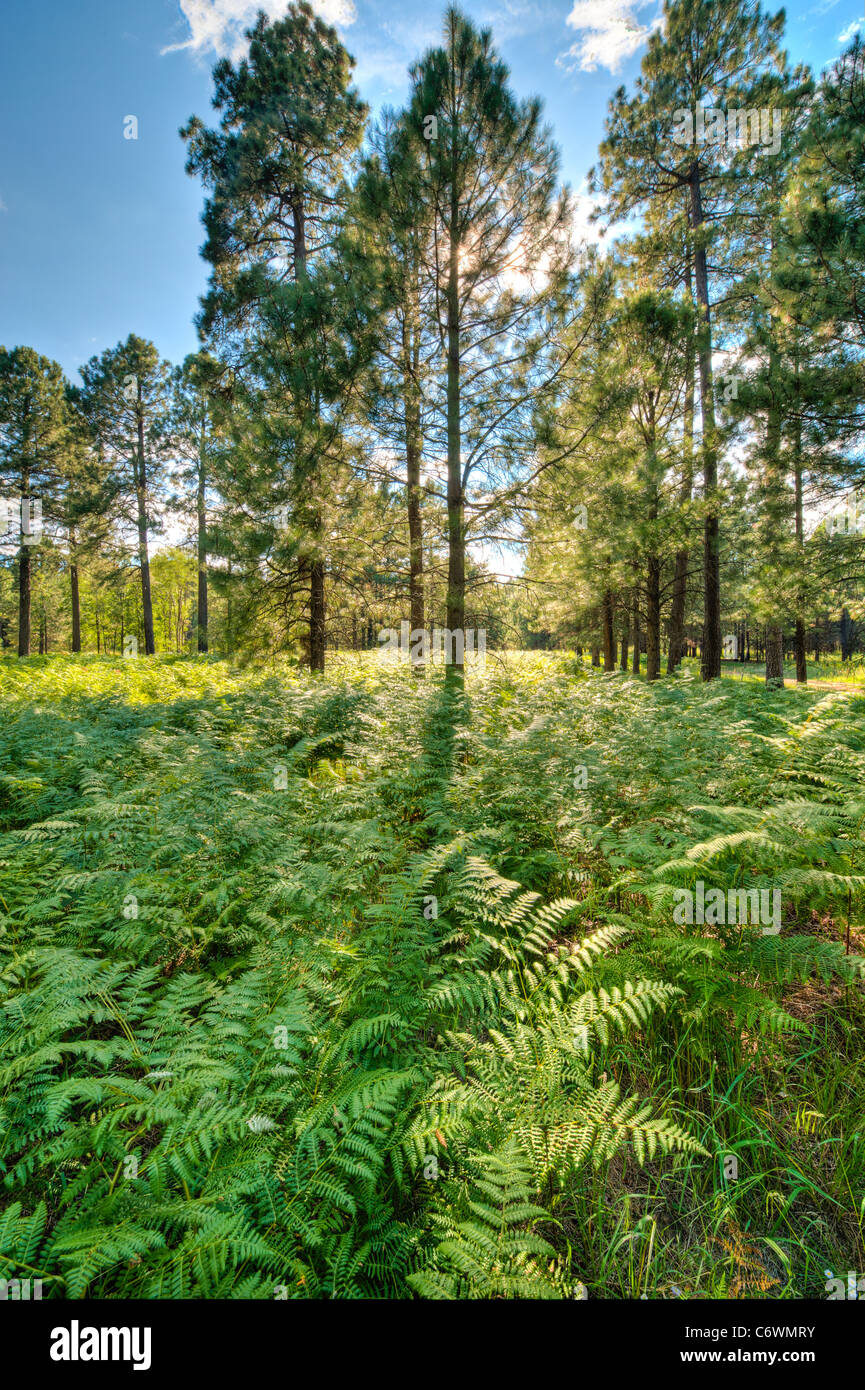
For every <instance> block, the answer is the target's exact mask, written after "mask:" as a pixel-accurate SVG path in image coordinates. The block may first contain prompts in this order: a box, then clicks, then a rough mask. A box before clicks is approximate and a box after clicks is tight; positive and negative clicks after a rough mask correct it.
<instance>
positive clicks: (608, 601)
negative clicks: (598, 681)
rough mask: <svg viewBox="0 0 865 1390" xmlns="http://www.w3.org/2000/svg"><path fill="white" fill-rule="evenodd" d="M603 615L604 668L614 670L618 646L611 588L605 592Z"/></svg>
mask: <svg viewBox="0 0 865 1390" xmlns="http://www.w3.org/2000/svg"><path fill="white" fill-rule="evenodd" d="M602 615H603V624H604V629H603V630H604V670H605V671H614V670H615V669H616V647H615V639H614V637H613V595H612V594H611V592H610V590H609V589H607V590H606V591H605V593H604V599H603V604H602Z"/></svg>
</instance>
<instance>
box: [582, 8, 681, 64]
mask: <svg viewBox="0 0 865 1390" xmlns="http://www.w3.org/2000/svg"><path fill="white" fill-rule="evenodd" d="M645 8H646V0H574V7H573V9H572V10H571V12H570V14H569V15H568V18H567V24H568V27H569V28H570V29H576V30H577V33H578V34H579V38H578V39H577V41H576V43H574V44H571V47H570V48H569V49H568V50H567V52H565V53H562V54H560V55H559V57H558V58H557V59H556V62H557V64H558V66H559V67H563V68H565V69H566V70H567V71H568V72H574V71H581V72H594V71H595V70H596V69H597V68H599V67H602V68H607V69H609V71H610V72H617V71H618V69H619V68H620V67H621V65H622V63H623V62H625V60H626V59H627V58H630V57H631V56H632V55H633V54H634V53H636V52H637V49H638V48H642V46H643V44H644V43H645V42H646V40H647V39H648V37H649V35H650V34H651V33H652V31H653V30H654V29H658V28H660V26H661V24H662V22H663V21H662V19H661V17H660V16H656V18H655V19H653V20H652V22H651V23H650V24H649V25H645V24H643V23H641V22H640V21H639V20H638V19H637V17H636V12H637V11H638V10H642V9H645Z"/></svg>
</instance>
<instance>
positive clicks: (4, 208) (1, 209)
mask: <svg viewBox="0 0 865 1390" xmlns="http://www.w3.org/2000/svg"><path fill="white" fill-rule="evenodd" d="M8 211H9V209H8V208H7V206H6V204H5V203H4V201H3V199H2V198H0V212H8Z"/></svg>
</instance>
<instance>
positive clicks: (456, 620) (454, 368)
mask: <svg viewBox="0 0 865 1390" xmlns="http://www.w3.org/2000/svg"><path fill="white" fill-rule="evenodd" d="M450 211H451V222H450V225H451V231H452V233H454V232H455V230H456V228H457V226H458V216H459V206H458V201H457V189H456V181H455V179H452V180H451V210H450ZM459 253H460V246H459V241H458V240H457V238H456V236H455V235H452V236H451V244H450V252H449V256H448V283H447V316H448V317H447V446H448V498H447V504H448V589H447V610H446V611H447V618H446V626H447V628H448V631H449V632H451V633H464V632H465V589H466V568H465V567H466V555H465V515H464V499H463V484H462V461H461V458H460V430H461V422H460V386H461V383H460V321H459ZM450 640H451V641H453V643H454V647H455V650H454V652H453V653H452V655H453V658H454V659H453V663H452V667H451V669H452V670H453V672H454V674H455V675H457V674H458V675H459V676H462V671H463V662H462V651H461V645H460V643H459V642H458V641H457V640H456V638H451V639H450ZM463 640H465V639H464V638H463Z"/></svg>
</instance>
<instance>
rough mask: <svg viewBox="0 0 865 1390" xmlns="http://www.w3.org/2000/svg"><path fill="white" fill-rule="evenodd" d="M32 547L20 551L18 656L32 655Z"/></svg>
mask: <svg viewBox="0 0 865 1390" xmlns="http://www.w3.org/2000/svg"><path fill="white" fill-rule="evenodd" d="M30 589H31V580H30V546H29V545H25V544H24V541H23V539H22V541H21V546H20V548H19V551H18V655H19V656H29V655H30Z"/></svg>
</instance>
